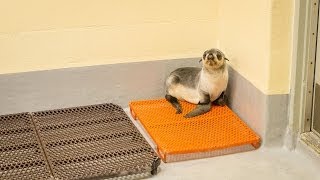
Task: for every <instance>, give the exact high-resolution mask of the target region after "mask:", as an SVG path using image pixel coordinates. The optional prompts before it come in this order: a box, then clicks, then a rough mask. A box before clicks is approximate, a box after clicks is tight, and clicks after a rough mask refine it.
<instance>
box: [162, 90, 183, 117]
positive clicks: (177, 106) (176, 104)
mask: <svg viewBox="0 0 320 180" xmlns="http://www.w3.org/2000/svg"><path fill="white" fill-rule="evenodd" d="M165 97H166V100H167V101H169V102H170V103H171V105H172V106H173V107H174V108H175V109H176V110H177V112H176V114H181V113H182V107H181V105H180V103H179V101H178V99H177V98H175V97H173V96H171V95H169V94H167V95H166V96H165Z"/></svg>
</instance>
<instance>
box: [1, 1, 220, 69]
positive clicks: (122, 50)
mask: <svg viewBox="0 0 320 180" xmlns="http://www.w3.org/2000/svg"><path fill="white" fill-rule="evenodd" d="M217 1H218V0H199V1H183V0H176V1H170V0H163V1H153V0H151V1H150V0H136V1H125V0H118V1H112V0H96V1H89V0H68V1H63V0H56V1H50V0H30V1H19V0H11V1H5V0H0V2H1V6H0V22H1V23H0V74H5V73H16V72H27V71H36V70H48V69H58V68H66V67H80V66H89V65H100V64H112V63H123V62H137V61H150V60H163V59H175V58H184V57H200V56H201V55H202V52H203V51H204V49H207V48H210V47H215V46H217V30H216V28H217V24H218V22H217V21H218V19H217V14H218V11H217V10H218V5H217Z"/></svg>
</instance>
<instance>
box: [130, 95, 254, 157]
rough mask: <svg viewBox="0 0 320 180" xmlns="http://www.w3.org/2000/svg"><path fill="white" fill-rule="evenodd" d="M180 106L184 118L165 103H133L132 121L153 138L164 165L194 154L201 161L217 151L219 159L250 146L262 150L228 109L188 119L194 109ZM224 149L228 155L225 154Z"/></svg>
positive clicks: (221, 108)
mask: <svg viewBox="0 0 320 180" xmlns="http://www.w3.org/2000/svg"><path fill="white" fill-rule="evenodd" d="M180 103H181V105H182V109H183V113H182V114H175V112H176V111H175V109H174V108H173V107H172V106H171V104H170V103H169V102H167V101H166V100H165V99H159V100H146V101H134V102H131V103H130V104H129V105H130V110H131V114H132V116H133V118H134V119H136V120H137V119H138V120H139V121H140V123H141V124H142V125H143V127H144V129H145V130H146V131H147V132H148V134H149V135H150V136H151V138H152V140H153V141H154V143H155V144H156V148H157V151H158V153H159V155H160V156H161V158H162V159H163V160H164V161H165V162H170V161H171V160H169V159H168V156H170V155H183V154H185V155H186V154H192V156H193V157H195V158H199V157H201V156H197V155H196V154H197V153H204V152H205V153H206V152H213V151H216V150H218V151H219V153H218V154H217V155H222V154H229V153H228V152H231V151H233V150H230V148H231V149H232V148H235V147H241V148H240V149H242V150H241V151H243V147H244V146H248V145H249V146H250V147H253V149H255V148H258V147H259V146H260V137H259V136H258V135H257V134H256V133H255V132H254V131H253V130H251V129H250V128H249V127H248V126H247V125H246V124H245V123H244V122H243V121H242V120H241V119H240V118H239V117H238V116H237V115H236V114H235V113H234V112H232V110H231V109H229V108H228V107H227V106H223V107H221V106H213V108H212V110H211V111H210V112H208V113H206V114H204V115H200V116H197V117H194V118H189V119H186V118H184V117H183V116H184V115H185V114H186V113H187V112H190V111H191V110H192V109H193V108H195V105H193V104H190V103H187V102H180ZM224 149H226V150H227V151H226V152H222V151H221V150H224ZM208 155H209V156H210V153H209V154H208ZM211 156H213V155H212V153H211ZM195 158H186V159H195ZM186 159H184V158H182V159H181V156H180V158H179V160H186ZM173 161H177V160H173Z"/></svg>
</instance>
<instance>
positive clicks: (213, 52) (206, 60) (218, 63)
mask: <svg viewBox="0 0 320 180" xmlns="http://www.w3.org/2000/svg"><path fill="white" fill-rule="evenodd" d="M200 61H202V62H203V66H204V67H206V68H207V69H219V68H221V67H223V66H224V65H225V63H226V61H229V60H228V59H227V58H226V57H225V55H224V54H223V52H221V51H220V50H219V49H209V50H207V51H205V52H204V53H203V56H202V59H200Z"/></svg>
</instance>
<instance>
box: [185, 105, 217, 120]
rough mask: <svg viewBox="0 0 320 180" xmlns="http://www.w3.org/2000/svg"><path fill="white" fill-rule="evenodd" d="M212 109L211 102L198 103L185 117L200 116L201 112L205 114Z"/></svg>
mask: <svg viewBox="0 0 320 180" xmlns="http://www.w3.org/2000/svg"><path fill="white" fill-rule="evenodd" d="M210 109H211V103H208V104H198V105H197V107H196V108H195V109H193V110H192V111H191V112H189V113H188V114H187V115H185V116H184V117H185V118H192V117H195V116H199V115H201V114H204V113H206V112H209V111H210Z"/></svg>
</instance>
